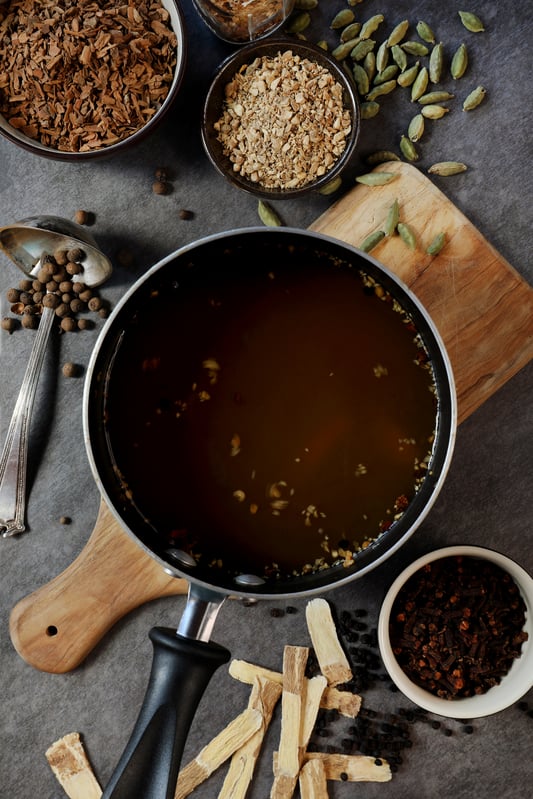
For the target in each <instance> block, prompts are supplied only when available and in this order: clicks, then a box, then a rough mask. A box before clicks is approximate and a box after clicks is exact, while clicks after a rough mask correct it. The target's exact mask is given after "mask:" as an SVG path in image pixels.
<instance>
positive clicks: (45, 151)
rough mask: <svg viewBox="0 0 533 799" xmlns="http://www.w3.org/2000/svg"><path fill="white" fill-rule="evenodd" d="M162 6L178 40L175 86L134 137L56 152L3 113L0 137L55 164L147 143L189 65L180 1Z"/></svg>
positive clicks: (165, 1)
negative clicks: (102, 144)
mask: <svg viewBox="0 0 533 799" xmlns="http://www.w3.org/2000/svg"><path fill="white" fill-rule="evenodd" d="M160 2H161V5H162V6H163V7H164V8H165V9H166V10H167V11H168V12H169V14H170V18H171V24H172V30H173V31H174V33H175V34H176V37H177V60H176V66H175V67H174V75H173V77H172V83H171V84H170V87H169V90H168V94H167V96H166V97H165V99H164V101H163V103H162V105H161V106H160V107H159V108H158V109H157V111H156V112H155V114H154V115H153V116H152V117H151V118H150V119H149V120H148V122H146V124H145V125H143V126H142V127H141V128H139V129H138V130H136V131H134V132H133V133H132V134H131V135H130V136H126V137H125V138H124V139H120V141H118V142H115V143H114V144H110V145H109V146H107V147H100V148H97V149H95V150H87V151H83V152H78V151H76V152H73V151H70V150H56V149H54V148H53V147H49V146H48V145H45V144H42V143H41V142H40V141H39V140H38V139H31V138H30V137H29V136H26V135H25V134H23V133H20V132H19V131H17V130H16V128H14V127H12V125H10V124H9V122H8V121H7V120H6V118H5V117H4V116H3V115H2V114H0V135H1V136H3V137H4V138H6V139H7V140H8V141H10V142H12V143H13V144H16V145H17V146H18V147H21V148H22V149H23V150H26V151H27V152H30V153H33V154H34V155H39V156H41V157H42V158H48V159H49V160H53V161H70V162H73V161H74V162H80V161H89V160H94V159H97V158H109V157H111V156H112V155H114V154H116V153H121V152H122V151H123V150H125V149H126V148H127V147H132V146H134V145H136V144H138V143H139V142H140V141H143V140H144V139H145V138H146V137H147V136H148V135H149V134H150V133H152V131H153V130H154V129H155V128H156V127H157V126H158V125H159V123H160V122H161V121H162V120H163V118H164V117H165V116H166V115H167V114H168V112H169V110H170V108H171V106H172V105H173V103H174V100H175V99H176V96H177V94H178V92H179V89H180V87H181V84H182V82H183V77H184V74H185V68H186V65H187V54H188V45H187V36H186V27H185V17H184V14H183V11H182V9H181V5H180V3H179V2H178V0H160Z"/></svg>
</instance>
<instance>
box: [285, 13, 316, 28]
mask: <svg viewBox="0 0 533 799" xmlns="http://www.w3.org/2000/svg"><path fill="white" fill-rule="evenodd" d="M310 24H311V14H310V13H309V12H308V11H301V12H300V13H299V14H296V15H295V16H294V17H292V18H291V19H290V21H289V24H288V25H287V31H288V32H289V33H302V32H303V31H304V30H305V29H306V28H308V27H309V25H310Z"/></svg>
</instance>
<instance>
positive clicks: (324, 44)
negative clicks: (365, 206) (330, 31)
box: [316, 39, 329, 53]
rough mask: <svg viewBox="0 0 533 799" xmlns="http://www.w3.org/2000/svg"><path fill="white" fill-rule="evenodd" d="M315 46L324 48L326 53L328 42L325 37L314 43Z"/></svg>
mask: <svg viewBox="0 0 533 799" xmlns="http://www.w3.org/2000/svg"><path fill="white" fill-rule="evenodd" d="M316 46H317V47H320V49H321V50H325V51H326V53H327V51H328V50H329V44H328V43H327V41H326V40H325V39H320V41H319V42H317V43H316Z"/></svg>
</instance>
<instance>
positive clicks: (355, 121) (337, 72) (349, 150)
mask: <svg viewBox="0 0 533 799" xmlns="http://www.w3.org/2000/svg"><path fill="white" fill-rule="evenodd" d="M289 50H291V51H292V52H293V53H294V54H295V55H298V56H300V57H301V58H308V59H309V60H311V61H315V62H316V63H318V64H319V65H321V66H322V67H324V68H325V69H327V70H328V71H329V72H330V73H331V74H332V75H333V76H334V78H335V80H336V81H337V82H338V83H340V85H341V86H342V94H343V107H344V108H345V109H347V110H348V112H349V114H350V118H351V130H350V133H349V135H348V137H347V139H346V146H345V148H344V150H343V152H342V153H341V155H340V156H339V157H338V158H337V160H336V161H335V162H334V164H333V166H332V167H331V168H330V169H329V170H328V171H326V172H325V174H324V175H321V176H319V177H318V178H316V179H315V180H311V181H309V182H308V183H305V184H304V185H301V186H298V187H296V188H283V187H274V188H268V187H266V186H264V185H261V183H259V182H254V181H252V180H250V179H248V178H247V177H245V176H243V175H241V174H239V172H237V171H235V170H234V168H233V164H232V162H231V160H230V158H229V156H227V155H226V154H225V153H224V148H223V145H222V143H221V142H220V141H219V139H218V134H217V131H216V130H215V127H214V125H215V123H216V122H217V121H218V120H219V119H220V117H221V115H222V112H223V108H224V103H225V87H226V85H227V84H228V83H229V82H230V81H231V80H232V78H233V77H234V76H235V75H236V74H237V73H238V72H239V70H240V69H241V68H242V67H243V66H245V65H248V64H250V63H252V62H253V61H254V59H256V58H261V57H263V56H266V57H275V56H276V55H277V54H278V53H283V52H286V51H289ZM360 122H361V119H360V111H359V102H358V100H357V96H356V92H355V88H354V85H353V84H352V82H351V81H350V78H349V77H348V76H347V75H346V74H345V73H344V71H343V70H342V69H341V67H340V66H339V65H338V64H337V62H336V61H335V59H334V58H333V57H332V56H331V55H330V54H328V53H327V52H325V51H324V50H322V49H321V48H320V47H318V46H317V45H314V44H311V43H309V42H303V41H298V40H294V39H291V38H288V37H281V36H280V37H269V38H267V39H264V40H261V41H257V42H253V43H251V44H249V45H245V46H244V47H242V48H241V49H239V50H238V51H237V52H235V53H233V54H232V55H231V56H229V58H227V59H226V60H225V61H223V62H222V64H221V65H220V67H219V68H218V70H217V73H216V76H215V78H214V80H213V82H212V83H211V86H210V88H209V90H208V93H207V96H206V100H205V104H204V110H203V118H202V142H203V145H204V149H205V151H206V153H207V156H208V157H209V159H210V161H211V163H212V164H213V166H214V167H215V169H216V170H217V171H218V173H219V174H221V175H222V176H223V177H225V178H226V179H227V180H228V181H229V182H230V183H231V184H232V185H233V186H236V187H237V188H239V189H242V190H243V191H246V192H248V193H250V194H253V195H255V196H256V197H260V198H263V199H266V200H283V199H293V198H296V197H302V196H304V195H306V194H309V193H312V192H316V191H319V190H320V189H323V188H324V187H325V186H326V185H327V184H329V183H330V182H331V181H332V180H334V179H335V178H336V177H338V176H339V175H340V174H341V172H342V171H343V170H344V169H345V167H346V166H347V164H348V162H349V161H350V159H351V158H352V156H353V153H354V150H355V147H356V144H357V140H358V137H359V131H360Z"/></svg>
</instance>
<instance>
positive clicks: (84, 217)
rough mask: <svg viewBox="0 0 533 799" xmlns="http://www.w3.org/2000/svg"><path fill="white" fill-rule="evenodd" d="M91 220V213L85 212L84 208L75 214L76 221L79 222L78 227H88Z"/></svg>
mask: <svg viewBox="0 0 533 799" xmlns="http://www.w3.org/2000/svg"><path fill="white" fill-rule="evenodd" d="M88 219H89V213H88V212H87V211H84V210H83V209H82V208H80V209H78V210H77V211H76V213H75V214H74V221H75V222H77V224H78V225H86V224H87V221H88Z"/></svg>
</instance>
